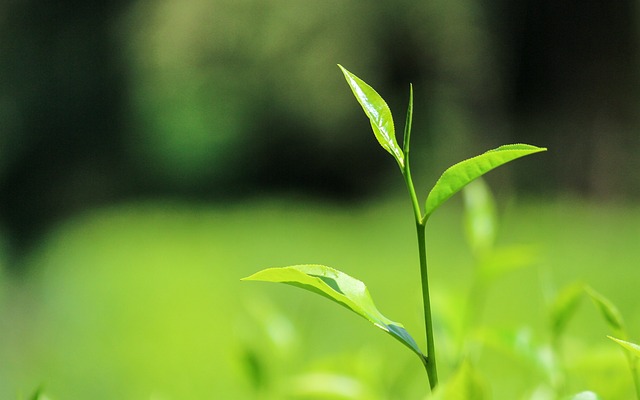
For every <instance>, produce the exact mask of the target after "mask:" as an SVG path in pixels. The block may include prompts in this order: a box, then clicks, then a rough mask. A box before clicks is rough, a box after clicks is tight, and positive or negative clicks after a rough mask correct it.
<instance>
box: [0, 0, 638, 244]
mask: <svg viewBox="0 0 640 400" xmlns="http://www.w3.org/2000/svg"><path fill="white" fill-rule="evenodd" d="M639 20H640V14H639V13H638V7H637V2H635V1H631V0H618V1H606V0H586V1H580V2H579V1H555V0H512V1H504V0H495V1H471V0H460V1H445V0H435V1H412V0H394V1H391V0H384V1H377V2H356V1H337V0H328V1H327V0H323V1H296V0H272V1H268V2H263V1H238V0H189V1H182V0H180V1H179V0H163V1H150V0H136V1H127V0H112V1H109V2H98V1H78V0H66V1H62V0H56V1H53V0H39V1H35V0H5V1H3V2H2V3H1V4H0V232H2V236H3V237H4V240H3V241H4V242H5V244H6V246H5V247H6V248H7V249H9V250H8V251H9V253H10V254H12V255H14V256H20V254H23V253H24V252H26V251H28V249H29V248H30V246H32V244H33V243H34V242H35V241H37V240H38V238H39V237H40V236H41V235H42V234H43V233H44V232H46V231H47V229H49V228H50V227H51V226H52V225H53V224H55V223H57V222H59V221H62V220H64V219H65V218H67V217H69V216H72V215H74V214H76V213H78V212H81V211H83V210H87V209H90V208H94V207H100V206H104V205H108V204H112V203H114V202H121V201H131V200H139V199H148V198H169V199H187V200H197V201H215V202H229V201H235V200H238V199H245V198H247V197H255V196H263V195H275V196H277V195H282V194H286V195H291V194H294V195H296V194H303V195H305V194H310V195H313V196H319V197H320V198H324V199H328V200H332V201H354V200H363V199H367V198H369V197H370V196H373V195H377V194H380V193H383V192H385V191H386V190H388V188H389V185H388V182H389V181H391V180H389V181H388V180H387V179H386V178H387V176H389V175H393V176H395V174H397V171H395V170H394V167H393V165H394V163H393V160H392V159H391V158H390V157H388V155H387V154H386V153H385V152H384V151H381V150H380V149H379V148H378V147H377V143H376V142H375V140H373V137H372V135H371V133H370V132H369V128H368V123H367V122H366V119H365V118H364V116H363V115H362V112H361V110H360V109H359V107H358V105H357V103H356V102H355V100H354V99H353V98H352V96H351V93H350V91H349V89H348V87H347V86H346V84H345V82H344V80H343V78H342V76H341V74H340V71H339V70H338V68H337V67H336V64H337V63H340V64H342V65H344V66H345V67H346V68H348V69H350V70H351V71H352V72H354V73H355V74H357V75H359V76H360V77H361V78H363V79H364V80H365V81H367V82H369V83H370V84H371V85H372V86H374V87H375V88H376V89H377V90H378V91H379V92H380V93H381V94H382V95H383V97H385V98H386V99H387V101H388V103H389V104H390V106H391V108H392V110H393V111H394V114H395V117H396V124H397V125H398V126H399V128H398V130H399V131H401V129H402V123H403V120H404V112H405V108H406V103H407V97H408V85H409V83H413V85H414V88H415V93H416V100H415V118H414V135H413V137H414V146H413V149H414V152H413V153H414V159H415V161H414V163H415V165H416V166H414V171H415V174H416V175H421V174H422V175H423V178H422V179H424V180H425V186H426V183H428V182H427V180H428V179H432V180H433V179H435V178H436V177H437V175H438V173H439V172H441V171H442V170H443V169H444V168H445V167H446V166H448V165H450V164H452V163H453V162H456V161H458V160H460V159H461V158H464V157H469V156H472V155H475V154H477V153H478V152H481V151H484V150H487V149H489V148H492V147H495V146H497V145H500V144H503V143H511V142H526V143H531V144H535V145H540V146H547V147H549V149H550V151H549V152H548V153H547V154H546V155H545V156H544V157H545V158H544V162H539V160H536V161H535V162H529V161H523V162H519V163H518V164H517V165H514V167H513V168H510V169H509V172H505V173H502V174H501V175H496V177H495V178H494V179H496V181H497V182H498V183H499V184H500V185H503V186H504V187H506V188H509V190H513V191H514V192H517V193H526V194H536V195H544V196H558V195H565V194H571V195H578V196H584V197H587V198H591V199H598V200H607V201H611V200H621V199H622V200H633V199H637V198H638V197H639V196H640V174H638V171H639V170H640V161H639V157H638V152H639V150H640V135H638V129H639V128H640V121H639V119H638V115H639V113H638V112H637V108H638V100H639V98H638V97H639V94H640V90H639V87H638V83H639V77H640V68H639V65H638V64H639V59H638V56H639V49H640V47H639V39H640V32H639V31H638V21H639ZM418 171H420V172H418ZM430 171H433V172H430Z"/></svg>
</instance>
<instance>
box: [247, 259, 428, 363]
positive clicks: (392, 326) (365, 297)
mask: <svg viewBox="0 0 640 400" xmlns="http://www.w3.org/2000/svg"><path fill="white" fill-rule="evenodd" d="M243 280H248V281H263V282H280V283H286V284H289V285H292V286H297V287H299V288H302V289H305V290H308V291H310V292H314V293H317V294H319V295H321V296H324V297H326V298H328V299H329V300H332V301H334V302H336V303H338V304H340V305H342V306H344V307H346V308H348V309H349V310H351V311H353V312H355V313H356V314H358V315H360V316H362V317H364V318H365V319H367V320H368V321H369V322H371V323H373V324H374V325H375V326H377V327H378V328H380V329H382V330H383V331H385V332H387V333H388V334H390V335H391V336H393V337H394V338H395V339H397V340H398V341H400V342H401V343H402V344H404V345H405V346H407V347H408V348H410V349H411V350H412V351H413V352H415V353H416V354H417V355H418V356H419V357H420V359H421V360H422V361H423V362H425V356H424V354H422V352H421V351H420V348H419V347H418V345H417V343H416V341H415V340H414V339H413V338H412V337H411V335H409V333H408V332H407V331H406V330H405V329H404V327H403V326H402V324H400V323H398V322H393V321H391V320H390V319H388V318H387V317H385V316H384V315H382V314H381V313H380V311H378V309H377V308H376V306H375V304H374V302H373V299H372V298H371V295H370V294H369V290H368V289H367V287H366V286H365V284H364V283H362V282H361V281H359V280H357V279H355V278H352V277H351V276H349V275H347V274H345V273H344V272H341V271H338V270H336V269H333V268H330V267H327V266H324V265H317V264H310V265H293V266H289V267H282V268H267V269H264V270H262V271H259V272H257V273H255V274H253V275H251V276H249V277H247V278H243Z"/></svg>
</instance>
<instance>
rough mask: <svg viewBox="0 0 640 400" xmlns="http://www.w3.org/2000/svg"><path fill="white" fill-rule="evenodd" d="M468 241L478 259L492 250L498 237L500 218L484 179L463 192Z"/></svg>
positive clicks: (476, 181)
mask: <svg viewBox="0 0 640 400" xmlns="http://www.w3.org/2000/svg"><path fill="white" fill-rule="evenodd" d="M462 195H463V198H464V217H465V221H464V222H465V228H466V233H467V241H468V242H469V245H470V246H471V249H472V250H473V252H474V254H475V255H476V257H482V256H484V255H486V254H487V252H489V251H490V250H491V249H492V248H493V243H494V241H495V237H496V231H497V226H498V218H497V215H496V204H495V200H494V198H493V194H492V193H491V190H490V189H489V187H488V186H487V184H486V183H485V181H484V179H476V180H475V181H473V182H471V183H470V184H468V185H467V186H466V187H465V188H464V190H463V192H462Z"/></svg>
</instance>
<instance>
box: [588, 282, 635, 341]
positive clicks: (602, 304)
mask: <svg viewBox="0 0 640 400" xmlns="http://www.w3.org/2000/svg"><path fill="white" fill-rule="evenodd" d="M585 291H586V292H587V294H589V296H590V297H591V300H593V304H595V306H596V308H597V309H598V310H599V311H600V313H601V314H602V316H603V317H604V320H605V321H606V322H607V324H609V326H610V327H611V329H613V331H614V332H615V333H616V334H618V335H619V336H622V337H624V338H625V339H626V338H627V329H626V328H625V323H624V319H623V318H622V314H621V313H620V311H619V310H618V307H616V306H615V305H614V304H613V303H612V302H611V301H610V300H609V299H607V298H606V297H604V296H603V295H601V294H600V293H598V292H596V291H595V290H594V289H593V288H592V287H589V286H587V287H585Z"/></svg>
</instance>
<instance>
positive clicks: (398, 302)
mask: <svg viewBox="0 0 640 400" xmlns="http://www.w3.org/2000/svg"><path fill="white" fill-rule="evenodd" d="M504 203H505V202H504V201H502V202H501V204H503V205H504ZM460 208H461V205H460V204H459V203H457V202H453V203H452V204H450V205H447V206H445V207H444V208H443V209H442V210H439V211H438V213H436V215H434V217H433V219H432V220H431V221H430V225H431V226H430V227H428V230H427V236H428V240H429V241H430V245H429V246H430V247H429V249H428V251H429V254H428V258H429V263H430V275H431V281H432V283H431V285H432V287H433V289H432V290H433V291H434V303H435V319H436V322H437V323H438V328H437V332H436V344H437V345H439V346H440V347H439V348H440V350H439V351H440V357H441V365H440V374H441V376H442V377H443V378H445V379H446V378H447V376H449V375H450V374H451V372H452V368H453V367H454V366H453V364H454V363H455V360H456V354H455V353H456V348H457V347H456V343H457V342H459V340H458V339H457V336H456V335H458V334H459V332H458V329H457V328H456V327H457V326H458V325H459V319H460V318H459V315H460V314H461V310H462V307H463V305H464V304H465V302H466V301H467V294H468V288H469V284H470V280H471V277H472V276H473V274H472V271H473V259H472V257H471V254H470V252H469V250H468V249H467V247H466V245H465V241H464V235H463V228H462V220H461V216H460ZM502 214H503V221H502V222H503V223H502V226H501V231H500V235H499V245H500V246H509V245H527V246H534V247H535V248H536V254H537V256H536V261H535V263H534V264H533V265H531V266H529V267H526V268H521V269H518V270H515V271H513V272H510V273H509V274H507V275H505V276H504V277H502V278H500V279H499V280H497V281H496V282H495V284H494V285H493V286H492V287H491V288H490V289H489V291H488V293H487V298H486V305H485V308H484V312H483V313H482V315H481V316H479V317H478V319H479V320H480V321H481V326H487V327H490V328H491V329H490V330H489V331H487V330H484V332H485V334H484V335H485V336H486V337H492V338H503V339H498V340H497V343H498V344H497V345H495V346H494V345H491V344H488V345H485V346H484V349H483V350H482V352H481V353H480V354H479V356H478V357H477V360H476V366H477V370H478V372H479V374H480V375H481V376H482V378H483V379H484V380H485V382H486V384H487V386H488V387H489V390H490V392H491V394H492V398H495V399H533V398H537V399H543V398H547V397H544V392H543V391H541V390H538V392H537V396H539V397H534V396H536V395H534V394H533V393H534V392H535V391H536V387H537V386H538V383H539V382H542V381H543V380H544V376H543V375H542V374H541V373H540V372H539V370H538V369H536V367H535V366H533V365H532V364H531V363H528V362H527V361H526V355H522V354H524V353H526V352H527V351H529V350H531V349H529V347H528V343H540V344H543V343H545V342H546V341H547V340H548V333H547V332H548V330H547V320H546V318H547V311H546V310H547V303H548V301H549V299H550V297H551V296H552V295H553V293H555V292H556V291H557V290H558V289H559V288H560V287H562V286H563V285H565V284H567V283H570V282H572V281H576V280H581V281H584V282H586V283H589V284H591V285H593V286H594V287H595V288H596V289H597V290H599V291H600V292H601V293H603V294H605V295H607V296H608V297H609V298H610V299H611V300H613V301H614V302H615V303H616V304H617V305H618V306H619V307H620V309H621V311H622V313H623V314H624V316H625V317H626V319H627V322H628V324H629V330H630V331H631V332H632V336H633V333H635V334H636V335H635V336H633V337H632V338H631V339H632V340H633V339H635V341H637V340H639V339H640V307H639V306H640V301H639V300H640V298H639V296H638V293H639V290H638V288H639V287H640V285H639V283H640V246H639V245H640V207H638V206H636V205H612V204H608V205H596V204H590V203H584V202H580V201H575V200H558V201H532V200H531V201H524V200H522V201H518V202H515V201H514V202H511V203H510V205H508V206H506V207H503V213H502ZM412 224H413V222H412V215H411V213H410V206H409V205H408V204H406V202H405V201H404V200H394V199H385V200H380V201H378V202H371V203H367V204H362V205H358V206H351V207H345V206H336V205H327V204H321V203H317V202H313V201H307V200H297V201H295V202H294V201H285V200H272V201H269V200H262V201H260V202H253V203H242V204H236V205H229V206H226V207H222V206H207V205H193V204H182V203H147V204H129V205H121V206H114V207H112V208H108V209H103V210H98V211H93V212H90V213H86V214H84V215H79V216H77V217H76V218H74V219H72V220H69V221H67V222H66V223H65V224H63V225H61V226H59V227H57V228H56V229H55V230H53V231H52V232H51V234H50V235H49V236H48V237H47V240H46V241H44V242H43V243H42V245H41V246H40V247H39V248H38V249H36V250H35V251H34V252H33V253H32V254H31V255H30V256H29V258H28V259H27V260H26V265H27V267H28V271H29V273H28V274H27V276H26V277H25V278H23V279H21V280H16V279H13V280H11V281H9V280H8V278H6V274H5V275H4V276H5V278H4V281H3V282H2V283H3V287H2V290H0V293H1V294H2V300H1V302H2V303H1V304H0V306H1V307H2V308H1V310H2V312H1V314H0V328H1V329H0V332H1V333H0V360H2V361H0V398H2V399H14V398H21V396H24V397H25V398H26V396H27V395H28V394H29V393H30V392H31V391H32V390H34V389H35V388H36V387H38V386H39V385H41V384H44V385H45V387H46V391H47V393H48V394H49V395H50V397H52V398H53V399H54V400H67V399H92V400H101V399H105V400H107V399H109V400H111V399H122V400H127V399H132V400H133V399H150V400H160V399H287V398H291V399H297V398H304V399H313V398H358V399H423V398H424V394H425V393H426V392H427V388H428V385H427V383H426V382H425V380H424V379H425V376H424V373H423V370H422V366H421V365H420V363H419V361H418V360H417V358H415V356H414V355H413V354H411V353H410V352H409V351H407V350H406V349H405V348H404V347H402V346H401V345H400V344H398V343H397V342H396V341H394V340H393V339H391V338H389V337H388V336H387V335H384V334H383V333H381V332H380V331H378V330H376V329H374V328H372V327H370V326H369V324H368V323H367V322H366V321H365V320H363V319H359V318H356V317H354V316H353V315H351V314H350V313H349V312H348V311H346V310H344V309H342V308H340V307H337V306H336V305H334V304H331V303H329V302H327V301H326V300H324V299H321V298H319V297H317V296H315V297H314V296H312V295H310V294H308V293H304V292H301V291H299V290H297V289H294V288H290V287H285V286H281V287H279V286H277V285H273V284H262V283H254V282H240V280H239V279H240V278H241V277H244V276H247V275H249V274H251V273H253V272H255V271H257V270H259V269H261V268H264V267H269V266H284V265H290V264H299V263H322V264H326V265H329V266H333V267H336V268H339V269H341V270H343V271H345V272H347V273H349V274H351V275H353V276H355V277H357V278H359V279H361V280H363V281H364V282H366V283H367V284H368V286H369V289H370V291H371V293H372V295H373V297H374V299H375V300H376V303H377V305H378V308H379V309H381V311H382V312H383V313H384V314H385V315H387V316H389V317H390V318H392V319H394V320H396V321H401V322H403V323H404V324H405V326H406V327H407V329H408V330H409V331H410V332H412V333H413V335H414V337H416V338H417V340H418V342H419V343H421V345H422V346H423V345H424V338H423V337H422V333H421V332H422V321H421V305H420V286H419V282H418V278H419V277H418V268H417V256H416V254H415V237H414V230H413V225H412ZM585 300H586V299H585ZM487 332H489V333H487ZM607 333H609V332H608V330H607V327H606V325H605V324H604V323H603V322H602V320H601V318H600V316H599V315H598V313H597V312H596V311H595V308H594V307H593V306H592V305H591V304H589V302H588V301H583V303H582V304H581V307H580V308H579V310H578V312H577V315H576V316H575V318H574V320H572V321H571V322H570V324H569V326H568V332H567V337H566V338H565V340H564V342H563V343H564V360H565V363H566V368H567V370H568V372H569V375H568V376H569V378H568V381H567V383H568V389H569V390H570V391H574V392H575V391H579V390H585V389H592V390H596V391H599V392H600V393H601V394H602V396H603V398H605V399H629V398H632V393H633V392H632V386H631V385H632V383H631V379H630V376H629V373H628V371H627V370H626V364H625V360H624V357H623V356H622V353H621V352H620V351H619V349H618V348H617V347H616V345H615V344H613V343H612V342H610V341H608V340H607V339H606V337H605V335H606V334H607ZM508 337H514V338H516V339H515V341H514V343H517V344H519V345H517V346H516V347H515V348H516V350H513V348H512V349H511V350H508V351H505V347H508V346H507V345H505V343H507V344H508V343H509V342H508V340H507V339H504V338H508ZM500 340H502V342H500ZM489 342H490V343H496V341H495V340H493V341H489ZM500 343H502V345H501V344H500ZM518 346H519V347H518ZM518 349H520V350H522V349H524V350H522V351H521V352H520V353H519V350H518ZM527 349H529V350H527ZM519 354H520V355H519ZM316 387H319V388H323V389H327V390H328V389H332V388H334V389H335V390H336V391H337V392H341V393H343V395H342V396H338V395H336V397H329V396H328V395H326V394H324V395H316V396H315V397H314V396H313V395H311V394H309V393H305V392H309V391H313V389H314V388H316Z"/></svg>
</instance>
